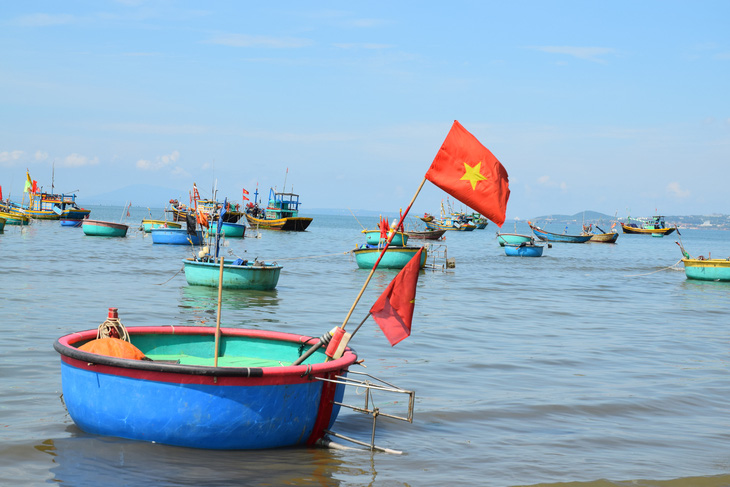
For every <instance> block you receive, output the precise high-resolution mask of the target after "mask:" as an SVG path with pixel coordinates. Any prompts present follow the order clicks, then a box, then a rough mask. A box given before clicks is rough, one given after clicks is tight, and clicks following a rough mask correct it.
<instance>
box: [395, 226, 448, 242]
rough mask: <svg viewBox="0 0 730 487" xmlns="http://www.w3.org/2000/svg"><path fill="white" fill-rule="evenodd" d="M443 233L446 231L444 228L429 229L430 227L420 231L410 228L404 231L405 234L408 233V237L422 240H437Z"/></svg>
mask: <svg viewBox="0 0 730 487" xmlns="http://www.w3.org/2000/svg"><path fill="white" fill-rule="evenodd" d="M444 233H446V230H431V229H430V228H427V229H426V230H421V231H417V230H412V231H408V232H405V234H406V235H408V238H416V239H423V240H438V239H440V238H441V237H443V236H444Z"/></svg>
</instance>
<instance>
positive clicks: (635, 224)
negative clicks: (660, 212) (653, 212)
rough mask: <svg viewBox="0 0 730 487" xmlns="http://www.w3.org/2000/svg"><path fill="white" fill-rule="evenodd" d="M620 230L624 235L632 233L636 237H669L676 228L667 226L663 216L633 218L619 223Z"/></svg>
mask: <svg viewBox="0 0 730 487" xmlns="http://www.w3.org/2000/svg"><path fill="white" fill-rule="evenodd" d="M621 229H622V230H623V232H624V233H632V234H638V235H655V234H658V235H660V236H664V235H669V234H670V233H672V232H673V231H675V230H676V229H677V226H676V225H675V226H668V225H667V223H666V221H665V220H664V217H663V216H653V217H650V218H634V219H633V221H632V219H631V217H629V218H628V219H627V222H626V223H623V222H621Z"/></svg>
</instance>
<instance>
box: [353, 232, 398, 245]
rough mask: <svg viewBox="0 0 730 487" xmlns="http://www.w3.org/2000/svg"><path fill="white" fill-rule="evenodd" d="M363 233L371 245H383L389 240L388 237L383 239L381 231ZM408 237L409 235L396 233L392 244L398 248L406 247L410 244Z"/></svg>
mask: <svg viewBox="0 0 730 487" xmlns="http://www.w3.org/2000/svg"><path fill="white" fill-rule="evenodd" d="M362 233H364V234H365V241H366V242H367V243H368V244H370V245H383V244H385V241H386V240H388V235H386V236H385V237H383V236H382V233H381V231H380V230H363V231H362ZM408 237H409V234H408V233H405V232H395V235H393V240H391V242H390V244H391V245H397V246H403V245H406V244H407V243H408Z"/></svg>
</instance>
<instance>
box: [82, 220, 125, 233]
mask: <svg viewBox="0 0 730 487" xmlns="http://www.w3.org/2000/svg"><path fill="white" fill-rule="evenodd" d="M81 228H82V229H83V230H84V234H85V235H88V236H90V237H92V236H93V237H126V236H127V229H129V225H125V224H124V223H115V222H105V221H101V220H83V223H82V224H81Z"/></svg>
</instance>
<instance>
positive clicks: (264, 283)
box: [183, 257, 282, 291]
mask: <svg viewBox="0 0 730 487" xmlns="http://www.w3.org/2000/svg"><path fill="white" fill-rule="evenodd" d="M183 263H184V267H185V279H186V280H187V281H188V284H191V285H197V286H210V287H218V282H219V279H220V278H221V276H222V286H223V288H224V289H257V290H260V291H269V290H271V289H274V288H276V285H277V283H278V282H279V274H280V273H281V269H282V266H280V265H277V264H276V263H275V262H274V263H271V262H261V261H258V260H254V261H246V260H242V259H236V260H226V261H224V263H223V273H222V275H221V268H220V267H221V266H220V262H213V261H203V260H196V259H193V258H192V257H191V258H187V259H185V260H183Z"/></svg>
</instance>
